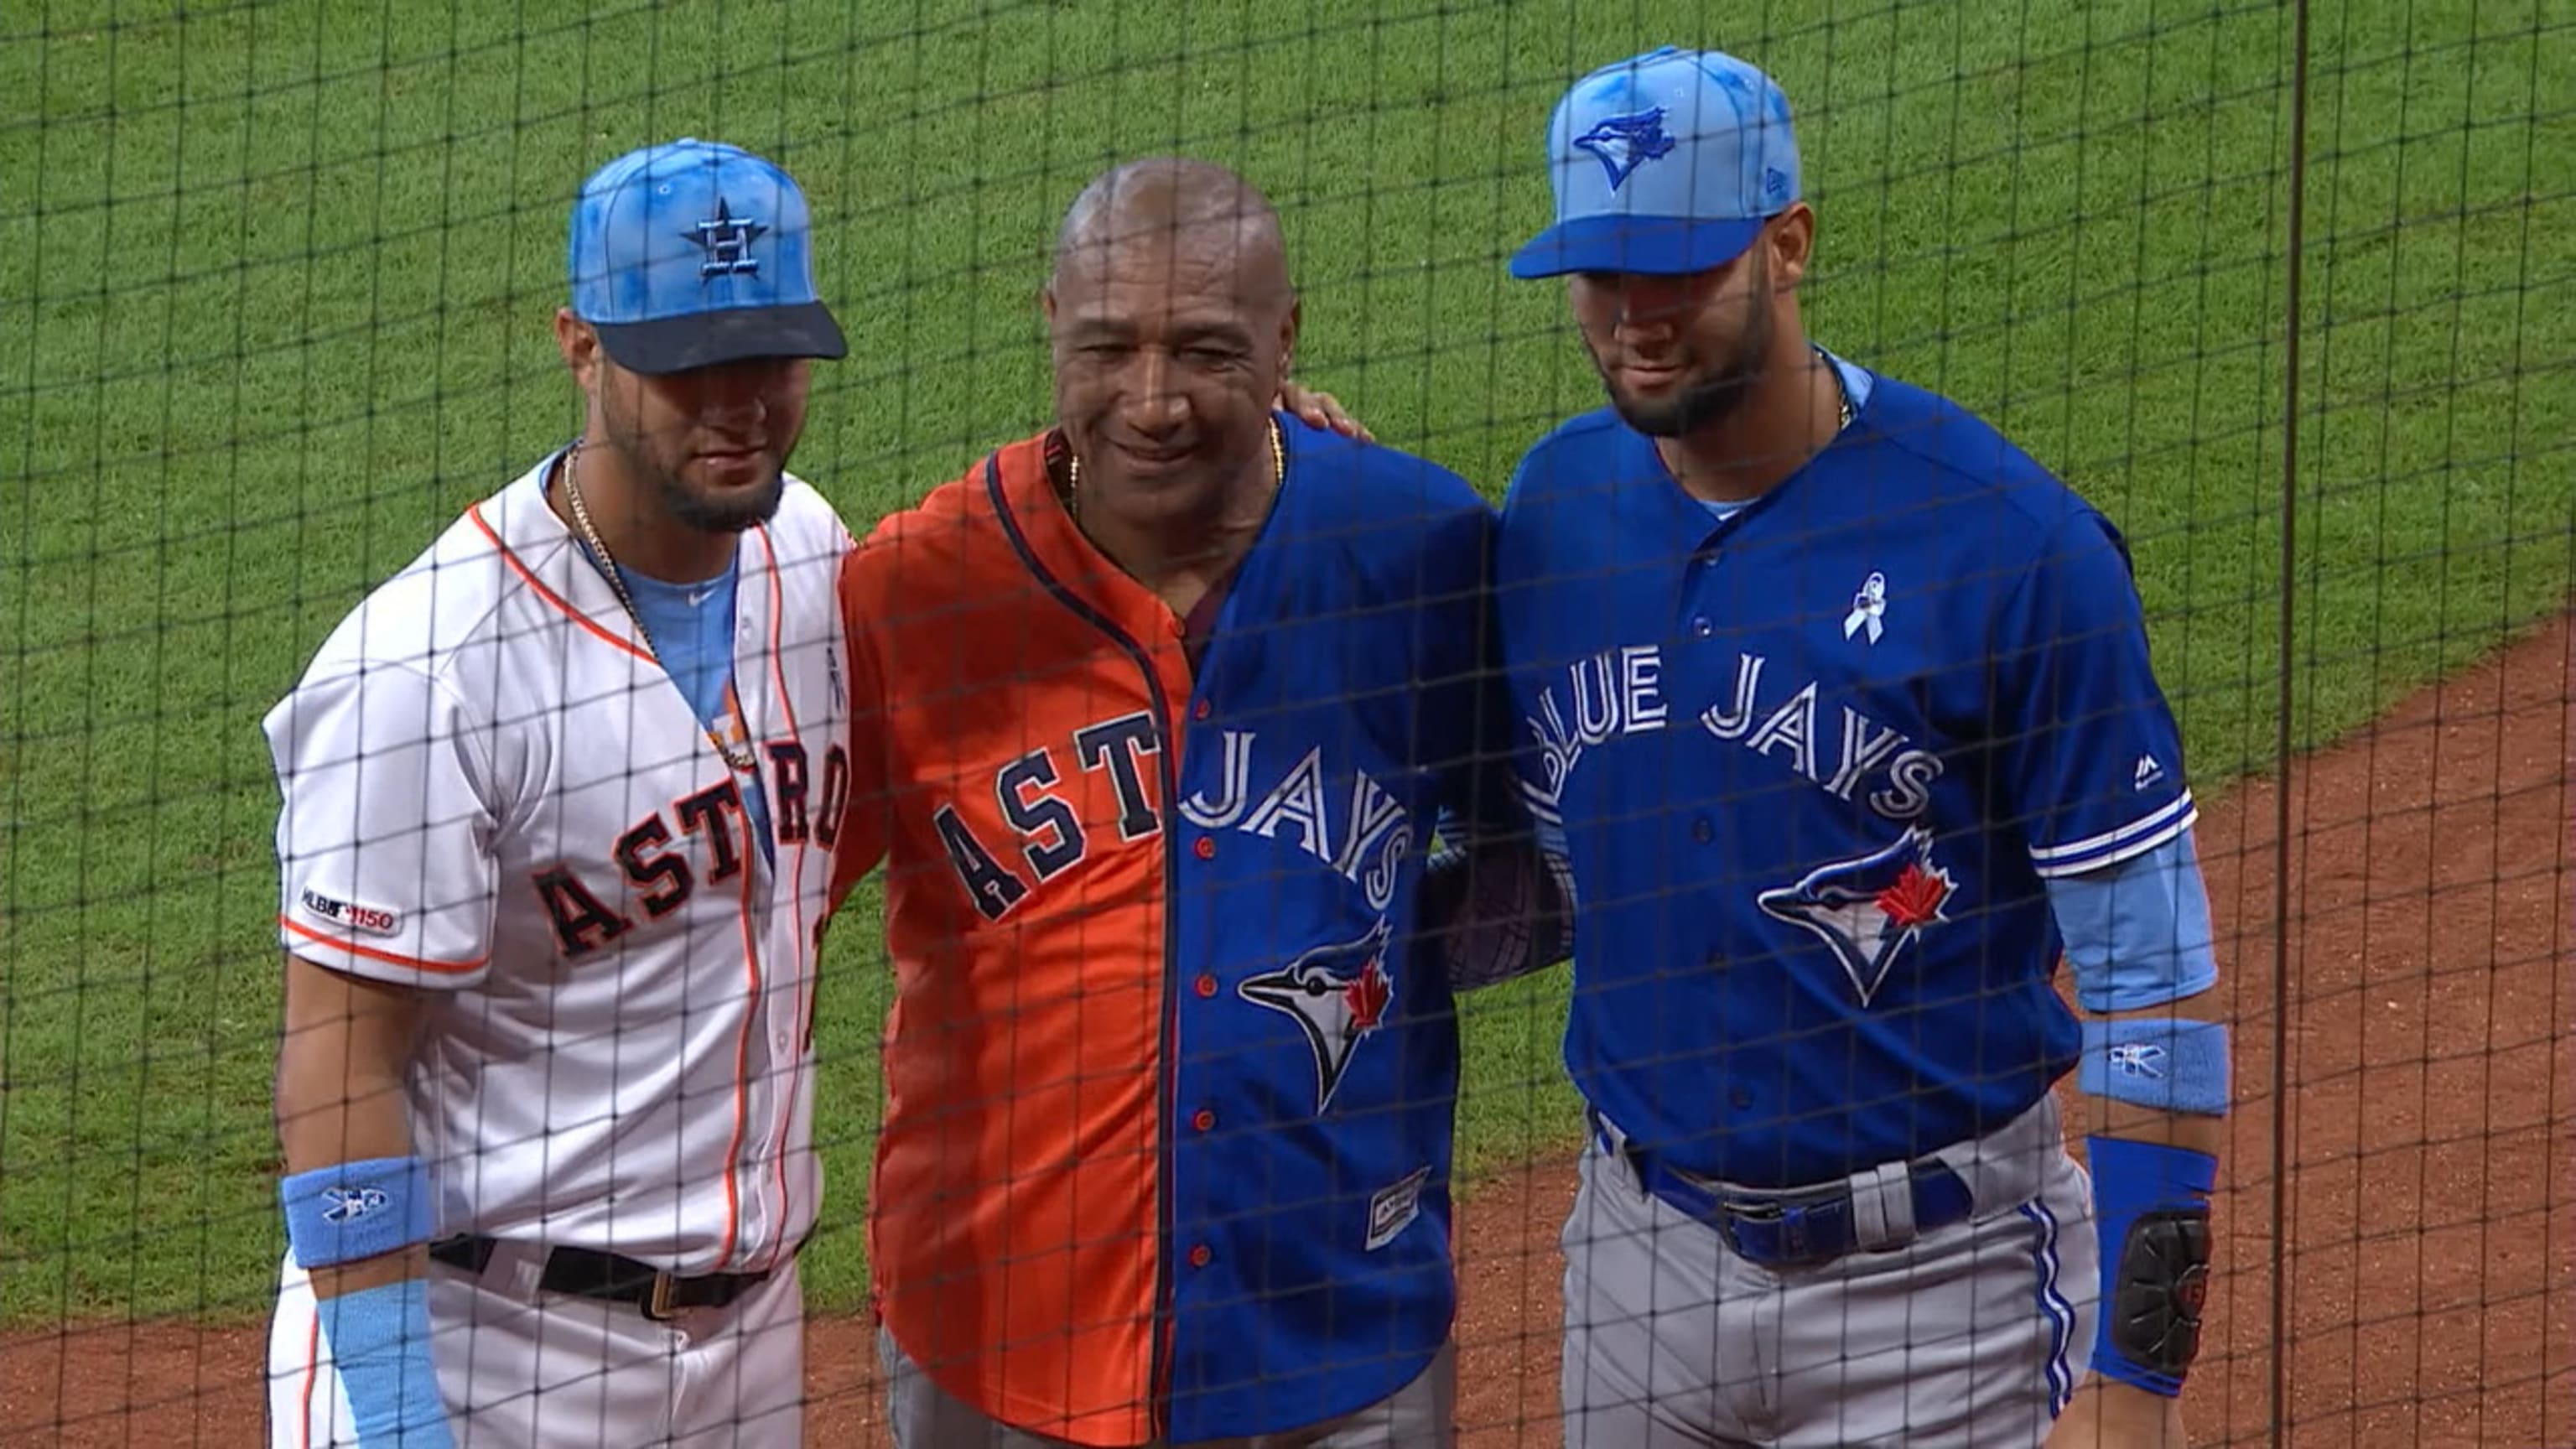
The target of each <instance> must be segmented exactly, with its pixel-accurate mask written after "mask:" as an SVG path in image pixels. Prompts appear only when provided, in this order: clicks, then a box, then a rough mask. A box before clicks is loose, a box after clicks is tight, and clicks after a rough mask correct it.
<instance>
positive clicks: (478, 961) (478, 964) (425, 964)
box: [277, 914, 488, 976]
mask: <svg viewBox="0 0 2576 1449" xmlns="http://www.w3.org/2000/svg"><path fill="white" fill-rule="evenodd" d="M277 923H278V924H279V925H281V926H284V927H285V928H286V929H288V930H290V931H293V932H294V933H295V934H297V935H299V936H302V937H304V938H306V939H307V940H311V941H318V942H320V943H321V944H323V945H325V946H328V947H330V948H331V949H332V950H334V951H346V952H348V953H349V954H350V955H352V956H356V957H360V958H362V959H364V960H368V961H381V962H383V963H384V964H386V965H388V966H400V967H402V968H403V969H405V970H407V971H431V972H437V973H439V974H442V975H450V976H453V975H461V974H463V973H464V972H467V971H480V970H482V969H483V962H484V961H485V960H486V959H488V958H486V957H481V956H478V957H476V958H474V959H473V960H471V961H432V960H429V959H428V958H426V957H422V956H404V955H400V954H397V953H395V952H392V951H379V950H377V949H376V948H375V947H373V946H361V945H359V944H358V943H357V942H355V941H344V940H342V939H340V938H339V937H337V936H334V935H331V934H329V933H328V932H324V931H317V930H315V929H313V928H312V927H311V926H308V925H306V924H304V923H303V922H302V921H299V920H296V919H295V918H294V917H292V916H288V915H282V914H281V915H280V916H279V917H278V918H277Z"/></svg>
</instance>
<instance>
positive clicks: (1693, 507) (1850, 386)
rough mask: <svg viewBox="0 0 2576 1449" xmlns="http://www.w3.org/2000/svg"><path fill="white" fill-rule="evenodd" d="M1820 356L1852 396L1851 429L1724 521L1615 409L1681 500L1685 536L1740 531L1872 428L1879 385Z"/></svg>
mask: <svg viewBox="0 0 2576 1449" xmlns="http://www.w3.org/2000/svg"><path fill="white" fill-rule="evenodd" d="M1808 345H1809V346H1811V347H1815V344H1813V343H1809V344H1808ZM1816 356H1818V357H1820V358H1822V359H1823V360H1824V363H1825V365H1826V366H1827V367H1830V368H1832V369H1833V370H1834V373H1835V376H1836V378H1837V379H1838V380H1839V381H1840V383H1841V385H1842V387H1843V388H1844V390H1845V391H1846V392H1847V393H1849V395H1850V397H1851V412H1852V419H1851V426H1849V427H1847V428H1844V429H1843V430H1842V431H1841V432H1838V433H1836V434H1834V436H1833V439H1832V440H1831V441H1829V442H1827V443H1826V444H1825V446H1824V447H1822V448H1820V449H1818V450H1817V451H1816V455H1815V457H1813V458H1809V459H1808V460H1807V461H1806V462H1804V463H1801V464H1799V465H1798V467H1797V469H1796V470H1795V471H1794V472H1792V473H1790V474H1789V476H1788V477H1786V478H1783V479H1781V480H1780V481H1779V482H1777V483H1774V484H1772V485H1771V486H1770V488H1769V489H1767V490H1765V491H1764V492H1762V493H1759V494H1757V495H1755V496H1754V497H1751V498H1747V499H1745V500H1743V502H1742V503H1740V504H1738V505H1737V506H1736V507H1734V508H1731V509H1728V510H1727V511H1726V513H1725V514H1724V516H1722V517H1721V516H1719V515H1717V514H1716V513H1714V512H1713V511H1712V510H1711V509H1710V508H1709V506H1708V502H1707V500H1705V499H1702V498H1700V497H1698V496H1697V495H1695V494H1693V493H1692V492H1691V491H1690V490H1689V489H1687V488H1684V487H1683V486H1682V480H1680V479H1679V478H1676V477H1674V476H1673V470H1672V469H1671V468H1670V467H1669V466H1667V465H1666V464H1665V462H1664V455H1663V452H1662V451H1661V450H1660V449H1658V448H1657V447H1656V446H1655V440H1654V439H1653V438H1650V437H1648V436H1646V435H1645V434H1644V433H1641V432H1638V431H1637V430H1636V429H1635V428H1632V427H1630V426H1628V420H1627V419H1626V418H1623V417H1620V416H1619V414H1618V412H1617V410H1616V409H1612V410H1611V411H1610V419H1611V421H1612V422H1614V423H1616V424H1617V425H1618V426H1619V427H1620V429H1621V430H1623V431H1625V432H1626V433H1627V434H1628V435H1629V436H1630V437H1633V438H1635V439H1637V440H1638V441H1639V442H1641V443H1643V444H1645V447H1646V456H1647V457H1648V458H1651V459H1653V460H1654V466H1655V476H1656V477H1657V478H1660V479H1662V480H1663V484H1664V493H1665V495H1666V497H1667V498H1668V499H1670V500H1677V501H1678V502H1679V503H1680V504H1681V506H1682V508H1683V509H1684V510H1685V514H1684V517H1686V518H1687V519H1688V520H1689V522H1687V523H1685V524H1684V525H1682V530H1683V532H1685V533H1687V532H1688V531H1689V529H1690V528H1691V527H1694V526H1695V527H1697V529H1698V530H1699V531H1698V533H1697V534H1696V535H1695V536H1696V537H1697V538H1698V539H1699V540H1701V541H1702V542H1705V541H1706V540H1708V539H1710V538H1713V537H1715V536H1716V534H1717V533H1718V532H1719V531H1720V530H1721V529H1726V528H1730V527H1736V526H1739V525H1741V524H1743V523H1744V522H1746V521H1747V520H1749V519H1751V518H1752V517H1753V516H1754V515H1755V514H1757V513H1760V512H1762V511H1763V510H1765V509H1767V508H1769V507H1770V506H1771V504H1772V502H1773V501H1774V500H1776V499H1777V498H1779V497H1780V496H1781V495H1782V494H1784V493H1787V492H1788V491H1789V490H1790V489H1792V488H1794V487H1796V486H1798V485H1799V484H1800V483H1801V482H1802V481H1803V480H1804V479H1805V478H1806V476H1807V475H1808V474H1809V473H1811V472H1813V471H1814V470H1815V466H1816V462H1817V459H1820V458H1822V457H1824V456H1825V454H1827V453H1830V452H1832V451H1833V450H1834V449H1836V448H1840V447H1843V446H1846V445H1847V444H1849V443H1850V442H1852V441H1853V440H1854V439H1855V438H1857V437H1859V436H1860V434H1861V432H1862V430H1864V429H1865V428H1867V427H1868V426H1869V399H1870V393H1871V392H1872V390H1873V389H1872V383H1873V382H1874V381H1875V379H1874V378H1873V376H1872V375H1871V373H1870V371H1869V369H1867V368H1865V367H1862V366H1860V365H1859V364H1857V363H1850V362H1845V361H1843V360H1842V359H1841V358H1839V357H1836V356H1835V355H1834V354H1833V353H1831V352H1828V351H1826V350H1825V349H1824V348H1822V347H1816Z"/></svg>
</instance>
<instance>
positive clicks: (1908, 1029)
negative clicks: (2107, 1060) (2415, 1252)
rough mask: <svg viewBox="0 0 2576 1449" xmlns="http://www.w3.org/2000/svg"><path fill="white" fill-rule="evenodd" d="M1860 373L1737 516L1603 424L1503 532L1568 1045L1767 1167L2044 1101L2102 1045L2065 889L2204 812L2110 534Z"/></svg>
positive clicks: (1769, 1176)
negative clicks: (2093, 1028) (2062, 894)
mask: <svg viewBox="0 0 2576 1449" xmlns="http://www.w3.org/2000/svg"><path fill="white" fill-rule="evenodd" d="M1856 372H1857V370H1856V369H1849V368H1848V367H1847V365H1846V375H1847V376H1851V375H1853V374H1854V373H1856ZM1856 380H1857V381H1859V382H1861V383H1862V384H1864V386H1865V387H1866V389H1867V390H1866V395H1865V401H1864V403H1863V404H1862V405H1861V406H1860V407H1859V410H1858V413H1857V416H1856V417H1855V419H1854V421H1853V423H1852V424H1851V426H1849V427H1848V428H1846V429H1845V430H1844V431H1843V433H1842V434H1841V435H1840V436H1839V437H1837V438H1836V439H1835V440H1834V442H1833V443H1832V444H1831V445H1830V446H1829V447H1827V448H1826V449H1825V450H1824V451H1823V452H1822V453H1820V454H1819V455H1817V456H1816V457H1815V458H1814V459H1812V460H1811V461H1809V462H1808V463H1807V464H1806V466H1805V467H1804V468H1803V469H1801V470H1800V471H1799V472H1798V473H1796V474H1795V475H1793V476H1792V477H1790V478H1789V479H1788V480H1787V481H1786V482H1784V483H1782V484H1781V485H1779V486H1778V487H1777V488H1775V489H1773V490H1772V491H1771V492H1770V493H1768V494H1766V495H1764V496H1763V497H1762V498H1761V499H1759V500H1758V501H1756V502H1754V503H1753V504H1751V505H1750V506H1748V507H1745V508H1743V509H1741V510H1740V511H1737V512H1736V513H1734V514H1732V515H1731V516H1730V517H1728V518H1727V519H1726V520H1725V521H1723V522H1719V521H1716V520H1714V519H1713V518H1712V516H1711V513H1710V512H1709V510H1707V509H1706V508H1705V507H1704V506H1703V505H1702V504H1700V503H1699V502H1698V501H1696V500H1694V499H1693V498H1691V497H1690V496H1689V495H1687V494H1686V493H1684V492H1683V491H1682V489H1681V487H1680V486H1679V485H1678V484H1677V483H1675V482H1674V481H1673V479H1672V477H1671V476H1670V474H1669V473H1667V472H1666V470H1665V469H1664V467H1663V466H1662V463H1661V461H1660V460H1659V459H1658V458H1657V456H1656V453H1655V450H1654V447H1653V445H1652V443H1651V442H1650V441H1649V440H1648V439H1647V438H1645V437H1643V436H1641V435H1640V434H1638V433H1636V432H1635V431H1634V430H1632V429H1630V428H1629V427H1627V426H1626V425H1625V424H1624V423H1623V422H1621V421H1620V420H1619V419H1618V418H1617V416H1616V415H1615V414H1613V413H1611V412H1609V411H1607V410H1604V411H1601V412H1596V413H1592V414H1588V415H1586V416H1584V417H1580V418H1577V419H1575V420H1573V421H1572V422H1569V423H1567V424H1565V425H1564V426H1563V427H1561V428H1559V429H1557V430H1556V431H1555V432H1554V433H1552V434H1551V435H1549V436H1548V437H1547V438H1546V439H1544V440H1543V441H1541V442H1540V443H1539V444H1538V445H1537V446H1536V447H1535V448H1533V449H1532V450H1531V451H1530V453H1529V455H1528V456H1527V457H1526V458H1524V459H1523V460H1522V463H1521V466H1520V468H1519V470H1518V473H1517V474H1516V476H1515V478H1514V480H1513V486H1512V492H1511V495H1510V497H1509V499H1508V500H1507V501H1506V503H1505V505H1504V515H1503V522H1502V524H1501V528H1500V532H1499V535H1498V541H1497V553H1496V564H1495V581H1494V586H1495V590H1496V609H1497V612H1498V615H1499V617H1500V620H1501V631H1502V633H1501V640H1502V648H1503V650H1504V654H1505V657H1506V659H1507V661H1508V664H1509V667H1510V675H1511V683H1512V692H1513V696H1514V704H1515V710H1516V713H1517V714H1518V715H1519V717H1520V721H1521V724H1520V729H1521V738H1520V741H1519V743H1520V745H1521V747H1522V759H1523V772H1524V774H1525V776H1526V779H1527V782H1528V790H1529V794H1530V797H1531V800H1532V802H1533V805H1534V808H1535V810H1536V811H1537V813H1538V814H1539V816H1540V818H1541V819H1542V821H1543V822H1546V823H1548V824H1561V826H1562V830H1563V849H1564V850H1565V852H1566V855H1567V857H1568V863H1569V865H1570V868H1571V873H1572V876H1573V880H1574V887H1575V890H1576V893H1577V896H1578V904H1577V911H1576V917H1575V920H1576V925H1575V963H1576V964H1575V999H1574V1003H1573V1007H1572V1015H1571V1019H1570V1022H1569V1025H1568V1030H1567V1039H1566V1058H1567V1065H1568V1067H1569V1068H1570V1070H1571V1071H1572V1073H1573V1076H1574V1078H1575V1081H1576V1083H1577V1084H1578V1085H1579V1086H1580V1087H1581V1088H1582V1090H1583V1092H1584V1094H1585V1096H1586V1097H1587V1099H1588V1100H1589V1101H1590V1102H1591V1104H1592V1105H1593V1106H1594V1107H1595V1108H1597V1109H1598V1110H1600V1111H1601V1112H1602V1113H1603V1114H1604V1115H1605V1116H1607V1117H1608V1118H1609V1119H1610V1120H1611V1121H1612V1122H1613V1123H1615V1124H1616V1125H1617V1126H1618V1127H1619V1128H1620V1129H1622V1130H1623V1131H1624V1132H1626V1133H1627V1134H1628V1135H1629V1136H1630V1137H1631V1138H1632V1139H1634V1140H1635V1141H1637V1142H1638V1143H1639V1144H1640V1145H1641V1146H1645V1147H1647V1148H1650V1149H1653V1150H1656V1151H1659V1152H1660V1153H1662V1154H1663V1155H1664V1156H1665V1157H1666V1158H1667V1159H1668V1160H1669V1161H1670V1162H1671V1163H1672V1164H1673V1165H1674V1166H1677V1167H1680V1168H1683V1169H1685V1170H1688V1171H1693V1172H1697V1173H1701V1174H1704V1175H1707V1176H1712V1177H1717V1178H1721V1179H1724V1180H1727V1181H1730V1182H1735V1183H1739V1184H1742V1185H1746V1186H1755V1187H1780V1186H1791V1185H1799V1184H1806V1183H1813V1182H1818V1181H1822V1180H1826V1179H1831V1178H1839V1177H1841V1176H1843V1175H1845V1174H1848V1173H1851V1172H1854V1171H1858V1170H1862V1169H1865V1168H1868V1167H1871V1166H1874V1165H1876V1164H1879V1163H1884V1162H1890V1161H1895V1160H1898V1159H1902V1158H1908V1157H1913V1156H1918V1155H1921V1154H1923V1153H1927V1152H1929V1151H1931V1150H1932V1149H1934V1148H1936V1147H1940V1146H1944V1145H1947V1144H1949V1143H1953V1142H1958V1141H1962V1140H1965V1139H1968V1138H1973V1137H1977V1136H1980V1135H1982V1134H1984V1133H1986V1132H1989V1131H1992V1130H1994V1129H1996V1128H1998V1127H2001V1126H2002V1125H2003V1124H2005V1123H2007V1122H2009V1121H2011V1120H2012V1119H2013V1118H2014V1117H2015V1116H2016V1115H2018V1114H2019V1113H2021V1112H2022V1111H2023V1110H2025V1109H2026V1108H2028V1107H2029V1106H2031V1104H2032V1103H2033V1102H2035V1101H2036V1100H2037V1099H2038V1096H2039V1094H2040V1093H2042V1092H2044V1091H2046V1090H2048V1088H2049V1084H2050V1083H2052V1082H2053V1081H2055V1080H2056V1079H2057V1078H2058V1077H2060V1076H2062V1075H2063V1074H2064V1073H2065V1072H2066V1071H2067V1070H2068V1069H2069V1068H2071V1067H2072V1066H2073V1064H2074V1062H2075V1060H2076V1056H2077V1048H2078V1041H2079V1036H2078V1030H2077V1026H2076V1023H2075V1020H2074V1018H2073V1016H2072V1015H2071V1014H2070V1013H2069V1012H2068V1011H2067V1009H2066V1007H2065V1005H2064V1004H2063V1003H2062V1002H2061V1001H2060V1000H2059V998H2058V996H2057V994H2056V992H2055V991H2054V990H2053V989H2052V987H2051V985H2050V981H2051V977H2052V974H2053V972H2054V970H2055V968H2056V962H2057V959H2058V954H2059V938H2058V932H2057V925H2056V922H2055V920H2054V918H2053V916H2052V913H2051V910H2050V905H2049V900H2048V896H2047V892H2046V889H2045V886H2044V883H2043V882H2044V879H2045V878H2046V877H2049V876H2051V875H2059V874H2072V873H2076V872H2082V871H2090V870H2096V869H2100V868H2101V867H2103V866H2106V865H2109V864H2112V863H2115V862H2117V861H2120V860H2124V859H2127V858H2129V857H2131V856H2133V855H2135V854H2137V853H2139V852H2142V851H2146V850H2149V849H2152V848H2154V847H2155V846H2157V845H2159V844H2160V843H2162V842H2164V841H2167V840H2170V839H2172V838H2173V837H2174V836H2175V835H2176V834H2178V833H2179V832H2181V831H2183V830H2184V829H2186V828H2187V827H2188V826H2189V825H2190V824H2191V822H2192V819H2193V806H2192V802H2191V796H2190V793H2189V791H2188V790H2187V789H2186V788H2185V786H2184V784H2183V780H2184V774H2183V769H2182V762H2181V758H2180V748H2179V745H2178V743H2177V737H2176V732H2175V728H2174V722H2173V719H2172V717H2171V714H2170V712H2169V711H2168V709H2167V708H2166V706H2165V704H2164V702H2163V699H2162V696H2161V694H2160V693H2159V692H2158V690H2157V688H2156V685H2155V681H2154V678H2153V675H2152V673H2151V671H2150V669H2149V662H2148V650H2147V639H2146V633H2145V629H2144V625H2143V621H2142V617H2141V611H2140V606H2139V601H2138V597H2137V593H2136V590H2135V587H2134V585H2133V583H2132V581H2131V578H2130V575H2129V571H2128V560H2127V554H2126V551H2125V546H2124V544H2123V542H2122V540H2121V539H2120V537H2119V535H2118V533H2117V532H2116V531H2115V530H2114V529H2113V527H2112V526H2111V524H2110V523H2109V521H2108V520H2106V519H2105V518H2103V517H2102V516H2101V515H2100V514H2099V513H2098V512H2096V511H2095V510H2094V509H2092V508H2091V507H2090V506H2088V505H2087V504H2086V503H2085V502H2084V501H2083V500H2082V499H2081V498H2079V497H2077V496H2076V495H2075V494H2074V493H2073V492H2072V491H2070V490H2069V489H2067V488H2066V487H2065V486H2064V485H2062V484H2061V483H2059V482H2058V481H2057V480H2055V479H2054V478H2052V477H2051V476H2050V475H2049V474H2048V473H2047V472H2046V470H2044V469H2043V468H2042V467H2041V466H2040V465H2039V464H2037V463H2036V462H2034V461H2032V460H2031V459H2030V458H2029V457H2027V456H2025V455H2024V454H2022V453H2021V452H2019V451H2018V450H2016V449H2015V448H2013V447H2012V445H2011V444H2009V443H2008V442H2006V441H2005V440H2004V439H2003V438H2002V437H2001V436H1999V435H1998V434H1997V433H1996V432H1995V431H1994V430H1993V429H1991V428H1990V427H1988V426H1986V425H1985V424H1984V423H1982V422H1980V421H1978V420H1977V419H1976V418H1974V417H1973V416H1971V415H1969V414H1968V413H1966V412H1965V411H1963V410H1961V409H1960V408H1958V407H1957V406H1956V405H1955V404H1952V403H1949V402H1947V401H1945V400H1943V399H1941V398H1938V397H1936V396H1934V395H1932V394H1930V393H1927V392H1924V391H1922V390H1920V389H1917V388H1914V387H1910V386H1907V385H1905V384H1903V383H1901V382H1898V381H1895V380H1893V379H1886V378H1874V377H1870V376H1868V375H1866V374H1859V375H1858V377H1857V379H1856Z"/></svg>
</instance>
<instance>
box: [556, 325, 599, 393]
mask: <svg viewBox="0 0 2576 1449" xmlns="http://www.w3.org/2000/svg"><path fill="white" fill-rule="evenodd" d="M555 351H556V352H558V353H561V354H562V355H563V361H564V368H565V370H566V371H568V372H570V373H571V374H572V378H573V381H575V382H577V383H579V384H581V390H582V391H583V392H590V391H592V390H593V388H594V386H595V385H596V384H597V383H598V381H599V359H600V351H599V334H598V333H597V332H594V331H592V330H591V326H590V324H589V323H587V322H584V321H583V320H581V319H580V318H579V317H576V316H574V315H573V310H572V309H571V308H570V307H558V308H556V309H555Z"/></svg>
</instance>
